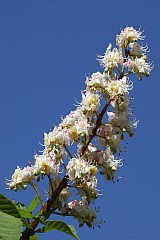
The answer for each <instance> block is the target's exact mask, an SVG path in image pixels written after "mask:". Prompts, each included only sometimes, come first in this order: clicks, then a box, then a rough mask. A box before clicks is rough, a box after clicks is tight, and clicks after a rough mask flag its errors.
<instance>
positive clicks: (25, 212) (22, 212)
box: [18, 208, 33, 218]
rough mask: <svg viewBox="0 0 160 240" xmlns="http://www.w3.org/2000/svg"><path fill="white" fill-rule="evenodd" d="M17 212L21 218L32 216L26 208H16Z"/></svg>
mask: <svg viewBox="0 0 160 240" xmlns="http://www.w3.org/2000/svg"><path fill="white" fill-rule="evenodd" d="M18 212H19V214H20V215H21V217H23V218H33V216H32V214H31V213H30V212H29V211H28V210H25V209H21V208H18Z"/></svg>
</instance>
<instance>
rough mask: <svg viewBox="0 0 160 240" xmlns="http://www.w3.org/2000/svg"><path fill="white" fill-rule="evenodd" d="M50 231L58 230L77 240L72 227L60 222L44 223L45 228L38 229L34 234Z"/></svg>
mask: <svg viewBox="0 0 160 240" xmlns="http://www.w3.org/2000/svg"><path fill="white" fill-rule="evenodd" d="M51 230H59V231H61V232H64V233H66V234H69V235H70V236H72V237H74V238H75V239H77V240H79V237H78V235H77V233H76V230H75V228H74V227H73V226H72V225H67V224H66V223H64V222H62V221H46V223H45V226H44V227H42V228H40V229H38V230H37V231H36V232H39V233H44V232H48V231H51Z"/></svg>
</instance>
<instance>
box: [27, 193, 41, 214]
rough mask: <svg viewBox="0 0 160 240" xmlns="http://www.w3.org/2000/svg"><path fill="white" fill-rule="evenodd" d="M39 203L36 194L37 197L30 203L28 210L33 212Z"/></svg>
mask: <svg viewBox="0 0 160 240" xmlns="http://www.w3.org/2000/svg"><path fill="white" fill-rule="evenodd" d="M38 204H39V200H38V197H37V195H36V196H35V198H34V199H33V200H32V202H31V203H30V204H29V206H28V211H29V212H32V211H33V210H34V209H35V208H36V207H37V206H38Z"/></svg>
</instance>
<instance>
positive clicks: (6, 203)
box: [0, 194, 20, 218]
mask: <svg viewBox="0 0 160 240" xmlns="http://www.w3.org/2000/svg"><path fill="white" fill-rule="evenodd" d="M0 210H1V211H2V212H4V213H7V214H9V215H11V216H13V217H16V218H20V214H19V212H18V210H17V208H16V206H15V204H13V203H12V202H11V201H10V200H9V199H8V198H6V197H5V196H3V195H2V194H0Z"/></svg>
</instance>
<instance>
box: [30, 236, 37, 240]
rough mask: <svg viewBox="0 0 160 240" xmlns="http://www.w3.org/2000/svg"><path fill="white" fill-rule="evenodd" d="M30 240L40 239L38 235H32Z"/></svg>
mask: <svg viewBox="0 0 160 240" xmlns="http://www.w3.org/2000/svg"><path fill="white" fill-rule="evenodd" d="M29 240H38V237H37V236H36V235H33V236H30V237H29Z"/></svg>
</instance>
